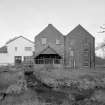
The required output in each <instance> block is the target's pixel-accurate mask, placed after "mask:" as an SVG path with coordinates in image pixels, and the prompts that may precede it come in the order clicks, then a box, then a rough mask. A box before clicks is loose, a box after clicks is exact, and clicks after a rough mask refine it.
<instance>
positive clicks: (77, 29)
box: [67, 24, 94, 38]
mask: <svg viewBox="0 0 105 105" xmlns="http://www.w3.org/2000/svg"><path fill="white" fill-rule="evenodd" d="M80 31H81V32H85V33H88V34H87V35H88V36H91V37H93V38H94V36H92V35H91V34H90V33H89V32H88V31H87V30H86V29H85V28H84V27H83V26H81V25H80V24H79V25H77V26H76V27H75V28H74V29H73V30H72V31H70V32H69V33H68V34H67V36H68V35H71V33H75V32H80ZM84 35H85V34H84Z"/></svg>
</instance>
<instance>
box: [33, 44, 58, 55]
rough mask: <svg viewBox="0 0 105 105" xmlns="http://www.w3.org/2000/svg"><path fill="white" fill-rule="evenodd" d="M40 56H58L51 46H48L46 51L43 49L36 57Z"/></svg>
mask: <svg viewBox="0 0 105 105" xmlns="http://www.w3.org/2000/svg"><path fill="white" fill-rule="evenodd" d="M39 54H58V55H59V53H57V52H56V51H55V50H54V49H53V48H51V47H50V46H47V47H46V48H45V49H43V50H42V51H40V52H39V53H38V54H37V55H35V56H38V55H39Z"/></svg>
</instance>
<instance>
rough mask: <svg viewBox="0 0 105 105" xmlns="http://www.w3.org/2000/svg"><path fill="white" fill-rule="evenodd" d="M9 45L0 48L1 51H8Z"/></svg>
mask: <svg viewBox="0 0 105 105" xmlns="http://www.w3.org/2000/svg"><path fill="white" fill-rule="evenodd" d="M7 52H8V51H7V46H3V47H1V48H0V53H7Z"/></svg>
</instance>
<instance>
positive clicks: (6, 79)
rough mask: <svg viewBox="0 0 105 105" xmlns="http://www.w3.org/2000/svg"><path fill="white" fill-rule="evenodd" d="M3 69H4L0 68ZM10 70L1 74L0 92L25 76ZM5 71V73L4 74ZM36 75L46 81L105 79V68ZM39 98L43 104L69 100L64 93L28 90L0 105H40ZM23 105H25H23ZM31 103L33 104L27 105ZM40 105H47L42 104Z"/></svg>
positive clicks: (58, 71)
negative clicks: (51, 79)
mask: <svg viewBox="0 0 105 105" xmlns="http://www.w3.org/2000/svg"><path fill="white" fill-rule="evenodd" d="M0 69H2V68H0ZM9 69H10V68H9ZM13 69H15V68H12V70H8V68H7V67H6V68H3V70H1V71H2V72H0V90H5V89H6V88H7V87H8V86H10V85H11V84H14V83H15V82H16V81H17V80H18V79H19V78H21V77H22V76H23V69H22V68H19V69H18V68H16V71H14V70H13ZM3 71H5V72H3ZM35 73H36V74H38V73H39V74H38V75H40V76H41V78H42V79H43V80H44V79H50V78H53V79H76V80H77V79H80V78H83V77H85V78H102V77H105V68H95V69H75V70H73V69H65V70H63V69H53V70H48V71H47V70H45V69H41V70H39V71H37V70H35ZM37 98H39V99H40V100H41V101H42V102H44V101H45V100H46V101H47V102H50V101H51V100H53V102H54V101H56V102H58V103H59V102H61V100H64V99H67V96H66V95H65V94H64V93H61V92H57V91H45V92H42V93H40V92H39V93H38V92H37V93H36V92H35V91H34V90H30V89H28V91H26V92H25V93H23V94H20V95H11V96H7V97H6V99H5V100H4V101H3V102H2V104H0V105H39V103H38V101H37ZM30 101H31V102H30ZM22 103H23V104H22ZM27 103H31V104H27ZM40 105H45V104H44V103H43V104H40Z"/></svg>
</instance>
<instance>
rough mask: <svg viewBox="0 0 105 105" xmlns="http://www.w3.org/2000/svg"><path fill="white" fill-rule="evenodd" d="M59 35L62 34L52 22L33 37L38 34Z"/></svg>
mask: <svg viewBox="0 0 105 105" xmlns="http://www.w3.org/2000/svg"><path fill="white" fill-rule="evenodd" d="M46 34H48V35H61V36H63V34H62V33H61V32H60V31H58V30H57V29H56V28H55V27H54V26H53V25H52V24H48V26H47V27H45V28H44V29H43V30H42V31H41V32H40V33H39V34H38V35H36V36H35V37H37V36H39V35H46Z"/></svg>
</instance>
